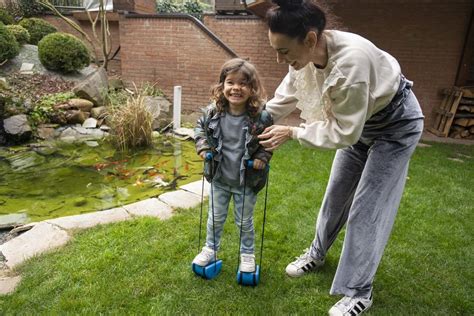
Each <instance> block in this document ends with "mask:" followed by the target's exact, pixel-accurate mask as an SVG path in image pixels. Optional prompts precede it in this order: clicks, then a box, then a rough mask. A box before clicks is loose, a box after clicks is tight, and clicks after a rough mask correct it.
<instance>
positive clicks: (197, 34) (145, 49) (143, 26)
mask: <svg viewBox="0 0 474 316" xmlns="http://www.w3.org/2000/svg"><path fill="white" fill-rule="evenodd" d="M120 39H121V59H122V76H123V78H124V79H125V81H126V82H128V84H130V83H131V82H134V83H135V84H137V85H140V84H141V83H143V82H146V81H148V82H152V83H155V82H156V83H157V86H158V87H160V88H162V89H163V90H164V92H165V93H166V94H167V95H168V96H170V97H171V98H172V96H173V87H174V86H182V108H183V109H184V110H185V111H191V110H194V111H197V110H198V109H199V107H202V106H204V105H207V103H208V100H209V90H210V87H211V85H212V84H213V83H215V82H216V80H217V79H218V75H219V70H220V67H221V66H222V64H223V63H224V62H225V61H226V60H228V59H229V58H231V55H230V54H229V53H228V52H227V51H225V50H224V49H223V48H222V47H221V46H219V45H218V44H217V43H216V42H215V41H213V40H212V39H211V38H210V37H209V36H208V35H207V34H206V33H205V32H203V30H202V29H200V28H199V27H198V26H197V25H196V24H195V23H193V22H192V21H191V20H189V19H183V18H163V17H161V18H158V17H156V16H151V17H141V18H122V19H121V20H120Z"/></svg>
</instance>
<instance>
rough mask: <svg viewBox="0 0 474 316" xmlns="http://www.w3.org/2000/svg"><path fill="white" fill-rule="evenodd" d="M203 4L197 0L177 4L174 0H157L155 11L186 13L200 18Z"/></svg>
mask: <svg viewBox="0 0 474 316" xmlns="http://www.w3.org/2000/svg"><path fill="white" fill-rule="evenodd" d="M204 8H205V4H203V3H201V2H199V1H198V0H187V1H185V2H183V3H182V4H178V3H177V2H176V1H175V0H158V1H157V2H156V11H157V12H158V13H187V14H190V15H192V16H194V17H196V18H198V19H202V14H203V12H204Z"/></svg>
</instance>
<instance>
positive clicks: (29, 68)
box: [20, 63, 35, 75]
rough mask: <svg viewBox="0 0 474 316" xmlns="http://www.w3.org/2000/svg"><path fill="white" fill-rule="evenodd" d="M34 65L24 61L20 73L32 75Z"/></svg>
mask: <svg viewBox="0 0 474 316" xmlns="http://www.w3.org/2000/svg"><path fill="white" fill-rule="evenodd" d="M34 67H35V64H32V63H22V64H21V67H20V73H21V74H23V75H32V74H33V68H34Z"/></svg>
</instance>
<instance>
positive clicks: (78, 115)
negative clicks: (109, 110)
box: [66, 110, 88, 124]
mask: <svg viewBox="0 0 474 316" xmlns="http://www.w3.org/2000/svg"><path fill="white" fill-rule="evenodd" d="M86 113H87V112H82V111H79V110H69V111H67V112H66V120H67V122H68V124H82V123H84V121H85V120H86V118H87V117H88V115H87V114H86Z"/></svg>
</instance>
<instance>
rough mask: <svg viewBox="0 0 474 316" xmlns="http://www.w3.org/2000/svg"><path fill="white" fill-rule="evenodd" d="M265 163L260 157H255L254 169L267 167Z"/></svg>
mask: <svg viewBox="0 0 474 316" xmlns="http://www.w3.org/2000/svg"><path fill="white" fill-rule="evenodd" d="M265 165H266V164H265V163H264V162H263V161H262V160H260V159H254V160H253V168H254V169H259V170H261V169H263V168H265Z"/></svg>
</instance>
